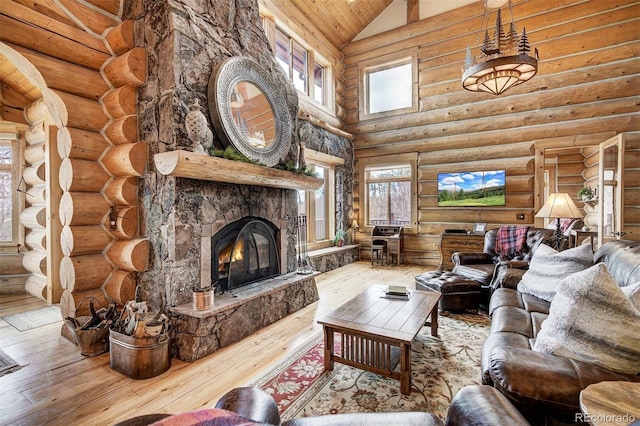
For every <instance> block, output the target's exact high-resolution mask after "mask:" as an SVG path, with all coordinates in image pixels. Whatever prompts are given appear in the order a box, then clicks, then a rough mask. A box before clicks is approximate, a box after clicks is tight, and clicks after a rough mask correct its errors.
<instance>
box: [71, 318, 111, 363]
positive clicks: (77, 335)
mask: <svg viewBox="0 0 640 426" xmlns="http://www.w3.org/2000/svg"><path fill="white" fill-rule="evenodd" d="M88 318H89V317H79V318H78V319H79V320H80V321H81V322H82V321H84V320H86V319H88ZM64 325H65V327H67V330H69V332H70V333H71V335H72V336H73V338H74V339H75V341H76V344H77V345H78V346H79V347H80V353H81V354H82V355H84V356H96V355H100V354H103V353H105V352H107V351H108V350H109V328H108V327H102V328H93V329H88V330H81V329H79V328H74V327H72V326H71V325H69V324H68V323H65V324H64Z"/></svg>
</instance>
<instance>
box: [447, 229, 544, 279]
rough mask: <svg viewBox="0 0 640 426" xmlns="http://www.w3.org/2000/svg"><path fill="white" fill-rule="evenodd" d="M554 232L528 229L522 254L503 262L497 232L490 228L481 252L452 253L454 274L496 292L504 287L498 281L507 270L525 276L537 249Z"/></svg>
mask: <svg viewBox="0 0 640 426" xmlns="http://www.w3.org/2000/svg"><path fill="white" fill-rule="evenodd" d="M553 232H554V231H553V230H551V229H543V228H529V231H528V232H527V238H526V240H525V243H524V246H523V247H522V253H521V254H520V255H517V256H512V257H510V258H508V259H506V260H502V259H500V256H499V255H498V253H496V238H497V234H498V229H497V228H495V229H490V230H489V231H487V233H486V234H485V236H484V247H483V249H482V253H474V252H457V253H454V254H453V256H452V258H451V259H452V260H453V271H452V272H453V274H454V275H458V276H460V277H464V278H467V279H471V280H475V281H477V282H479V283H480V285H481V286H482V287H484V288H488V287H491V289H495V288H497V287H500V286H501V284H500V280H499V279H498V278H501V277H503V276H504V273H505V271H507V270H509V269H520V270H522V271H523V273H524V271H525V270H526V269H527V267H528V266H529V261H530V260H531V257H532V256H533V253H535V250H536V248H537V247H538V246H539V245H540V244H541V243H543V242H546V241H548V240H549V239H550V238H551V237H553Z"/></svg>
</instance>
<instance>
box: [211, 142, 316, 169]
mask: <svg viewBox="0 0 640 426" xmlns="http://www.w3.org/2000/svg"><path fill="white" fill-rule="evenodd" d="M209 154H210V155H211V156H213V157H218V158H226V159H227V160H232V161H242V162H244V163H249V164H255V165H257V166H263V167H267V166H266V165H265V164H262V163H261V162H259V161H258V160H252V159H251V158H249V157H247V156H246V155H244V154H243V153H241V152H238V151H237V150H236V149H235V148H234V147H232V146H231V145H229V146H228V147H226V148H225V149H214V148H213V147H212V148H211V149H210V150H209ZM273 168H274V169H278V170H286V171H288V172H293V173H296V174H299V175H306V176H313V177H315V176H316V173H315V172H314V171H313V170H310V169H308V168H307V166H304V167H297V166H296V165H295V163H294V162H293V161H291V160H289V161H283V160H280V162H279V163H278V164H276V165H275V166H273Z"/></svg>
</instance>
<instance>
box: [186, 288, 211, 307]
mask: <svg viewBox="0 0 640 426" xmlns="http://www.w3.org/2000/svg"><path fill="white" fill-rule="evenodd" d="M191 294H192V295H193V310H194V311H206V310H207V309H211V308H213V290H208V291H194V292H192V293H191Z"/></svg>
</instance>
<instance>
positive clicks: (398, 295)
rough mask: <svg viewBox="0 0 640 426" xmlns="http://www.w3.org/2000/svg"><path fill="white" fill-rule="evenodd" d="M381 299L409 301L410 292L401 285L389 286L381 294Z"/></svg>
mask: <svg viewBox="0 0 640 426" xmlns="http://www.w3.org/2000/svg"><path fill="white" fill-rule="evenodd" d="M382 297H386V298H388V299H399V300H409V297H411V292H410V291H409V290H407V287H405V286H403V285H390V286H388V287H387V288H386V289H385V290H384V291H383V292H382Z"/></svg>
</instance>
